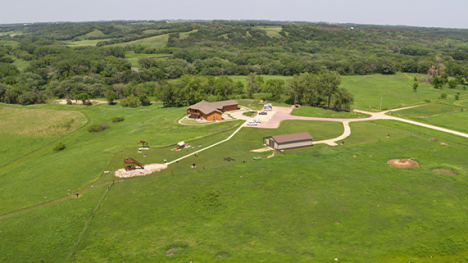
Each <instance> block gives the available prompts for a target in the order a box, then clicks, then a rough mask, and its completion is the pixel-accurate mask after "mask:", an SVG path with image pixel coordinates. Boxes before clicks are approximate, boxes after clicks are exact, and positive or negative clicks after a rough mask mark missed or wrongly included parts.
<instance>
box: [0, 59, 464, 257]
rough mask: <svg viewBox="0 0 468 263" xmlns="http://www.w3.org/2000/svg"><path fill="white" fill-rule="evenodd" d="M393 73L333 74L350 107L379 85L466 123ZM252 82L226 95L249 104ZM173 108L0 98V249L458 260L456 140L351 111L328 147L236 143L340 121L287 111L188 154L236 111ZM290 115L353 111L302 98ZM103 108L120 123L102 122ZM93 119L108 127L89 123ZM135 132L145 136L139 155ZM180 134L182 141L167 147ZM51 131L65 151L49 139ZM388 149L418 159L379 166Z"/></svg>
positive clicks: (437, 117) (395, 102)
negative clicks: (277, 121)
mask: <svg viewBox="0 0 468 263" xmlns="http://www.w3.org/2000/svg"><path fill="white" fill-rule="evenodd" d="M135 57H138V56H135ZM403 76H405V75H404V74H396V75H394V76H383V75H371V76H361V77H342V83H343V84H342V86H344V87H346V88H348V89H349V90H353V89H354V90H355V91H354V94H355V98H361V99H362V100H363V102H362V103H361V104H359V100H357V104H358V107H357V108H358V109H359V108H360V109H363V110H367V109H366V106H365V105H367V104H371V103H374V102H373V100H374V99H376V98H377V96H379V94H393V93H395V94H396V93H400V94H399V95H398V96H400V97H399V98H394V99H389V100H388V101H387V103H388V104H389V105H386V104H384V105H386V106H385V107H390V108H396V107H399V106H400V105H401V106H404V105H415V104H421V103H425V102H424V100H425V99H426V98H427V99H429V100H433V101H431V102H430V103H427V105H422V106H420V107H416V108H412V109H408V110H404V111H395V112H393V116H395V117H401V118H408V119H412V120H416V121H420V122H425V123H430V124H433V125H438V126H444V127H448V128H451V129H455V130H459V131H465V132H467V131H468V128H467V125H466V122H464V121H463V120H464V118H465V115H466V111H463V112H461V111H460V108H462V107H468V104H467V102H466V97H465V96H466V94H464V93H463V91H461V90H460V89H458V90H448V89H444V90H443V92H446V93H448V94H449V96H450V94H453V92H462V97H461V99H460V100H457V101H455V100H453V99H450V98H449V99H447V100H443V103H442V102H440V101H439V100H438V99H437V96H439V95H438V94H439V93H440V92H441V91H440V90H434V89H433V88H432V87H430V86H429V85H427V87H425V86H424V85H422V84H421V85H420V87H419V89H418V91H417V92H413V91H412V90H411V88H408V87H407V86H405V85H406V82H408V83H409V80H408V77H406V76H405V77H406V79H405V78H403ZM274 77H275V76H271V78H274ZM236 78H238V79H239V80H241V81H242V78H244V79H245V77H243V76H242V77H236ZM265 78H266V77H265ZM268 78H270V77H268ZM285 79H287V77H285ZM382 79H383V82H382ZM373 85H375V86H373ZM408 85H409V84H408ZM363 86H364V87H366V88H365V89H364V88H363ZM372 87H374V89H371V88H372ZM407 89H408V90H407ZM406 91H408V94H406V93H405V92H406ZM386 92H387V93H386ZM451 92H452V93H451ZM405 94H406V95H405ZM263 95H264V94H256V95H255V97H256V100H255V101H254V100H248V99H244V100H239V104H240V105H242V106H248V105H249V104H250V108H252V109H254V110H258V109H261V104H258V102H259V100H260V98H261V97H262V96H263ZM388 96H390V95H388ZM395 96H396V95H395ZM452 96H453V95H452ZM379 100H380V98H379ZM285 106H286V105H285ZM186 109H187V108H186V107H180V108H166V107H163V106H162V104H159V103H155V104H152V105H150V106H147V107H138V108H123V107H121V106H120V105H112V106H111V105H107V104H99V105H94V106H90V107H86V106H81V105H55V104H46V105H34V106H27V107H24V106H11V105H7V104H1V105H0V124H1V126H0V127H1V128H0V135H1V136H0V140H1V141H0V142H1V143H0V151H1V153H2V155H0V167H1V168H2V169H1V170H0V198H1V200H2V206H0V261H2V262H40V261H44V262H116V261H126V262H147V261H151V262H188V261H190V260H191V261H192V262H194V263H195V262H211V261H219V262H335V258H337V259H338V260H339V262H408V261H411V262H463V260H465V259H466V258H467V257H468V245H467V244H468V242H467V241H468V240H467V238H466V237H467V233H468V227H467V226H466V221H467V220H468V216H467V215H468V206H467V205H466V204H467V201H468V197H467V195H466V192H467V191H468V181H467V179H468V172H467V171H468V163H467V162H466V156H468V142H467V141H466V138H463V137H459V136H455V135H450V134H447V133H443V132H439V131H434V130H430V129H426V128H421V127H418V126H414V125H410V124H407V123H402V122H398V121H390V120H378V121H375V120H374V121H362V122H351V123H350V127H351V131H352V133H351V135H350V136H349V137H347V138H345V139H344V142H345V143H344V145H340V146H334V147H332V146H328V145H323V144H318V145H314V146H312V147H306V148H298V149H293V150H287V151H284V152H276V153H274V156H272V155H273V152H272V151H265V152H251V151H252V150H256V149H260V148H263V147H264V145H263V138H264V137H267V136H271V135H279V134H287V133H296V132H305V131H307V132H309V133H310V134H311V135H312V136H313V138H314V140H315V141H320V140H325V139H331V138H336V137H338V136H340V135H341V134H342V133H343V131H344V128H343V125H342V124H341V123H340V122H327V121H325V122H324V121H305V120H287V121H283V122H282V123H281V125H280V127H279V128H277V129H260V128H252V127H244V128H242V129H241V130H240V131H239V132H238V133H237V134H236V135H235V136H233V137H232V138H231V139H230V140H229V141H226V142H224V143H222V144H220V145H218V146H215V147H213V148H210V149H207V150H205V151H203V152H200V153H199V154H198V155H197V156H195V155H194V152H195V151H198V150H200V149H203V148H204V147H207V146H209V145H212V144H214V143H216V142H219V141H221V140H224V139H226V138H228V137H229V136H230V135H231V134H232V133H233V132H234V131H235V130H236V129H238V128H239V126H240V125H241V124H243V123H244V121H240V120H239V121H238V120H235V121H229V122H219V123H213V124H199V125H181V124H179V123H178V121H179V120H180V119H181V118H182V117H183V116H184V115H185V112H186ZM373 110H375V109H373ZM294 114H297V115H301V116H313V117H326V118H355V117H356V116H360V117H367V116H366V115H365V114H359V115H356V114H355V113H353V112H336V111H333V110H325V109H320V108H311V107H306V106H303V107H301V108H300V109H296V110H294ZM113 117H123V118H124V121H123V122H118V123H112V121H111V120H112V118H113ZM72 120H73V121H72ZM94 124H107V125H108V126H109V128H108V129H106V130H104V131H102V132H99V133H89V132H88V131H87V128H88V127H90V126H91V125H94ZM434 138H438V140H434ZM140 140H144V141H147V142H149V144H150V149H149V150H144V151H142V152H141V153H139V152H138V148H139V144H138V142H139V141H140ZM180 141H184V142H186V143H188V144H189V145H190V147H189V148H185V149H182V150H180V151H176V150H174V148H175V145H176V144H177V142H180ZM59 142H62V143H64V144H65V145H66V148H65V149H64V150H62V151H59V152H54V151H53V150H52V149H53V148H54V146H55V145H56V144H57V143H59ZM185 155H190V156H189V157H188V158H186V159H183V160H180V161H179V162H176V163H173V164H170V165H169V167H168V168H167V169H165V170H162V171H160V172H158V173H155V174H150V175H147V176H141V177H133V178H126V179H119V178H117V177H115V176H114V175H113V173H114V172H115V171H116V170H117V169H120V168H122V167H123V165H124V164H123V159H125V158H128V157H130V158H134V159H136V160H138V161H139V162H141V163H142V164H151V163H162V162H163V161H164V160H167V161H168V162H170V161H172V160H175V159H177V158H180V157H182V156H185ZM254 157H256V159H259V160H254ZM258 157H260V158H261V159H260V158H258ZM268 157H270V158H268ZM402 158H407V159H412V160H413V161H416V162H417V163H418V164H419V166H418V167H415V168H397V167H393V166H390V165H388V164H387V161H389V160H391V159H402ZM227 159H228V160H227ZM194 164H195V167H194V168H192V166H193V165H194ZM104 171H109V173H104ZM76 194H78V196H77V195H76ZM77 197H79V198H77Z"/></svg>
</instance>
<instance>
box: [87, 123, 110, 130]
mask: <svg viewBox="0 0 468 263" xmlns="http://www.w3.org/2000/svg"><path fill="white" fill-rule="evenodd" d="M105 129H109V125H107V124H105V123H102V124H100V125H97V124H95V125H91V126H89V127H88V132H102V131H103V130H105Z"/></svg>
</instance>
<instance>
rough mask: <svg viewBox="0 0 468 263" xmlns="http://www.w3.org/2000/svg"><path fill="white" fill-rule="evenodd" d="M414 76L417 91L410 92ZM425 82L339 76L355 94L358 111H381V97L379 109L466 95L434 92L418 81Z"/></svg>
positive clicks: (403, 75)
mask: <svg viewBox="0 0 468 263" xmlns="http://www.w3.org/2000/svg"><path fill="white" fill-rule="evenodd" d="M415 76H416V77H418V79H419V80H420V82H419V88H418V90H417V92H413V89H412V88H411V85H412V83H413V82H414V81H413V78H414V77H415ZM425 80H426V79H425V75H418V74H410V73H396V74H395V75H390V76H386V75H380V74H374V75H366V76H342V77H341V86H342V87H344V88H347V89H348V90H349V91H351V93H353V94H354V101H355V103H356V105H357V109H360V110H374V111H377V110H378V108H380V100H381V98H382V109H394V108H401V107H405V106H409V105H416V104H422V103H425V100H430V101H437V100H438V98H439V97H440V94H441V93H447V94H448V96H449V97H450V98H453V97H454V96H455V94H456V93H457V92H460V93H462V96H465V95H466V94H467V92H466V91H464V90H462V89H461V88H458V89H454V90H452V89H447V88H445V89H443V90H437V89H434V88H433V87H432V86H431V85H430V84H427V83H424V82H421V81H425ZM369 106H370V107H371V108H369Z"/></svg>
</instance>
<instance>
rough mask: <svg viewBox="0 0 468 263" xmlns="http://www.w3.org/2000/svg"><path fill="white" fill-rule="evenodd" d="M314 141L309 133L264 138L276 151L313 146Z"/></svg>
mask: <svg viewBox="0 0 468 263" xmlns="http://www.w3.org/2000/svg"><path fill="white" fill-rule="evenodd" d="M312 140H313V138H312V136H310V134H309V133H308V132H300V133H292V134H283V135H275V136H270V137H265V138H263V141H264V142H265V144H266V145H267V146H269V147H270V148H273V149H275V150H286V149H294V148H299V147H307V146H312Z"/></svg>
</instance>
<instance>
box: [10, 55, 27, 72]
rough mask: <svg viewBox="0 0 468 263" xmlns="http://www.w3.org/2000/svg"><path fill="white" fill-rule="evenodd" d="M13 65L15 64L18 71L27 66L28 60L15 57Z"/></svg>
mask: <svg viewBox="0 0 468 263" xmlns="http://www.w3.org/2000/svg"><path fill="white" fill-rule="evenodd" d="M13 65H15V66H16V67H17V68H18V69H19V70H20V71H22V70H24V69H25V68H27V67H28V66H29V61H26V60H22V59H20V58H15V62H13Z"/></svg>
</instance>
